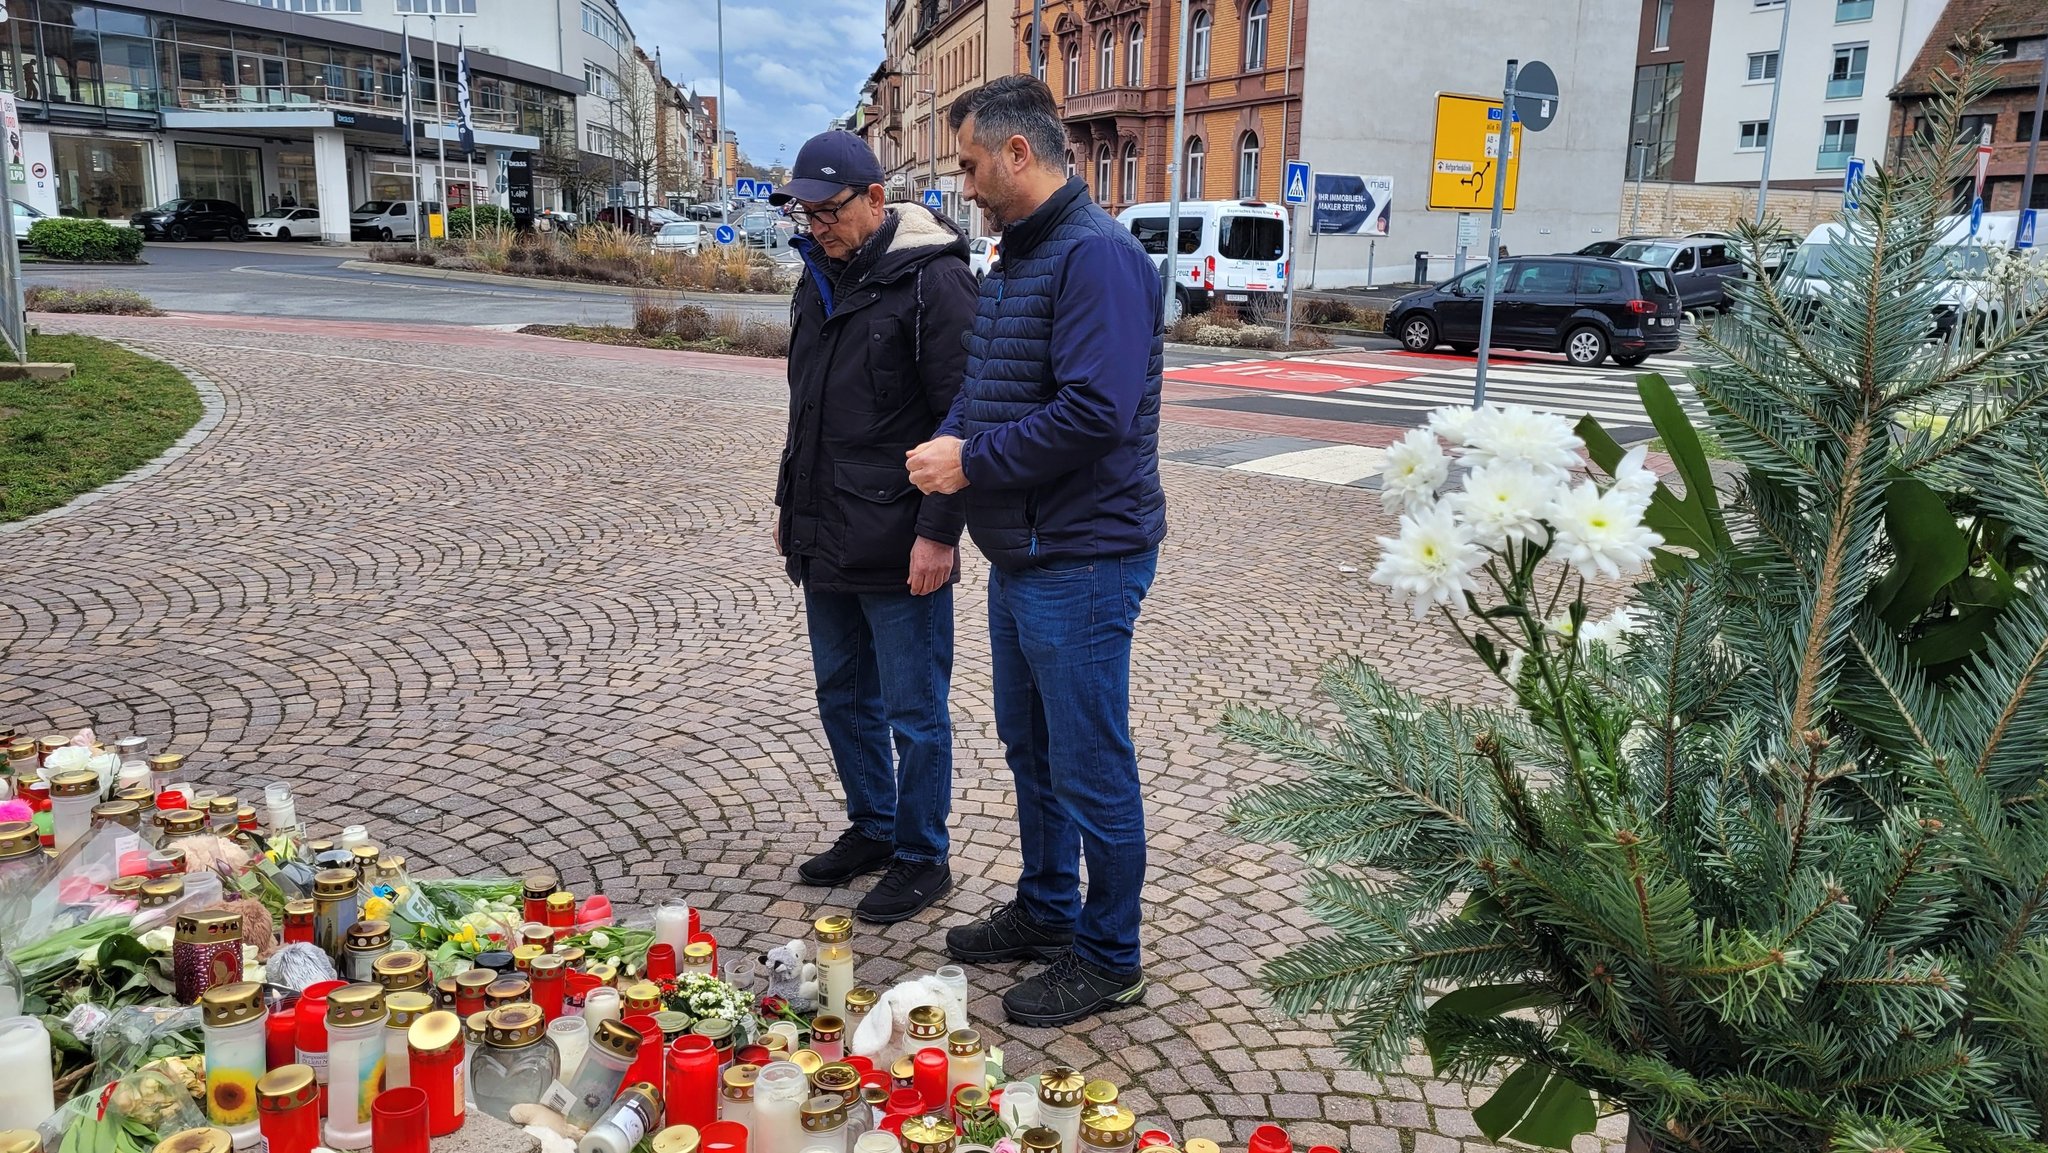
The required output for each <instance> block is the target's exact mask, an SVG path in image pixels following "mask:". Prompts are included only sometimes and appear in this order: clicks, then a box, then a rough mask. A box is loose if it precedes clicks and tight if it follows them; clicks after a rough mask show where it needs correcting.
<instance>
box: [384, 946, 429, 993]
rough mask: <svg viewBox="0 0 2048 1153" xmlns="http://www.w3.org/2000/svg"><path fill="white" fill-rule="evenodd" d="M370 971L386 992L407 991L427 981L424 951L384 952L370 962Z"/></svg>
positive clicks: (399, 950) (417, 987) (421, 986)
mask: <svg viewBox="0 0 2048 1153" xmlns="http://www.w3.org/2000/svg"><path fill="white" fill-rule="evenodd" d="M370 971H371V972H372V974H374V975H375V976H376V978H377V983H378V984H379V985H382V986H384V989H385V991H386V992H391V993H398V992H409V991H411V990H414V989H420V988H423V987H424V986H425V985H426V983H427V958H426V954H424V953H415V952H413V951H412V950H411V949H398V950H395V951H393V952H389V953H386V954H384V955H383V956H381V957H379V958H377V959H376V960H375V961H373V962H371V963H370Z"/></svg>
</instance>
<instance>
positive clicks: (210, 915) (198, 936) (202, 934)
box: [172, 909, 242, 945]
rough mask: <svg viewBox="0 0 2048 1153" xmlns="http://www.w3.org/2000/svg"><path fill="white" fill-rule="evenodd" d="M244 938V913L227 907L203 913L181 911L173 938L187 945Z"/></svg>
mask: <svg viewBox="0 0 2048 1153" xmlns="http://www.w3.org/2000/svg"><path fill="white" fill-rule="evenodd" d="M241 939H242V915H241V914H240V913H231V912H229V911H228V910H226V909H208V910H207V911H205V912H203V913H181V914H179V915H178V921H177V928H176V930H175V933H174V935H173V937H172V940H174V941H177V942H179V943H181V944H186V945H206V944H212V943H214V942H216V941H239V940H241Z"/></svg>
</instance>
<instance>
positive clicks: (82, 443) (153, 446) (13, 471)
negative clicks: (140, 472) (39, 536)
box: [0, 336, 201, 521]
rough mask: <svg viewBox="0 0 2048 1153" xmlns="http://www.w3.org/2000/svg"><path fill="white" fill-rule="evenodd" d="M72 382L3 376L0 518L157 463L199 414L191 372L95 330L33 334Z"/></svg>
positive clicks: (40, 354)
mask: <svg viewBox="0 0 2048 1153" xmlns="http://www.w3.org/2000/svg"><path fill="white" fill-rule="evenodd" d="M28 354H29V359H30V360H62V361H70V362H72V363H73V364H75V365H77V366H78V371H77V372H76V373H75V374H74V375H73V376H72V377H71V379H69V380H63V381H56V382H52V383H38V382H36V381H32V380H10V381H0V521H11V520H20V519H21V518H23V517H27V516H34V515H35V514H36V513H39V512H42V511H44V510H45V509H51V508H55V507H57V506H58V505H61V504H63V503H65V502H66V501H68V500H70V499H71V498H72V497H74V496H77V495H78V494H79V493H82V492H86V491H89V490H91V489H95V488H98V487H99V486H101V485H103V484H106V483H107V482H108V481H112V480H116V479H118V478H120V477H121V475H122V474H124V473H126V472H127V471H128V470H130V469H132V468H134V467H135V466H137V465H140V464H144V463H146V462H148V461H150V460H152V459H154V458H155V457H156V456H157V455H158V454H159V453H161V452H163V450H164V449H166V448H169V447H170V445H171V443H172V442H173V441H175V440H177V439H178V438H179V437H180V436H182V435H184V433H185V430H186V429H188V428H191V427H192V425H193V424H194V423H196V422H197V421H198V420H199V414H200V412H201V406H200V403H199V393H198V390H196V389H194V388H193V387H192V382H191V381H189V380H186V379H185V377H184V374H183V373H180V372H179V371H178V370H177V369H174V368H172V367H171V366H169V365H167V364H164V363H162V362H160V361H155V360H151V359H149V358H148V357H146V356H138V355H136V354H135V353H132V352H129V351H128V350H127V349H125V348H121V347H119V346H117V345H114V344H109V343H108V342H106V341H104V340H96V339H94V338H92V337H90V336H31V337H29V348H28Z"/></svg>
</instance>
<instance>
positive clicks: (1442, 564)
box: [1372, 505, 1486, 620]
mask: <svg viewBox="0 0 2048 1153" xmlns="http://www.w3.org/2000/svg"><path fill="white" fill-rule="evenodd" d="M1379 539H1380V548H1381V549H1382V552H1381V554H1380V563H1379V566H1378V567H1376V568H1374V569H1373V570H1372V579H1373V580H1374V581H1375V582H1376V583H1379V584H1383V585H1386V586H1387V587H1388V588H1390V589H1392V590H1394V598H1395V599H1396V600H1400V601H1405V602H1407V604H1408V611H1409V614H1410V615H1412V616H1413V617H1414V618H1415V619H1416V620H1421V619H1422V618H1423V617H1425V616H1427V615H1428V614H1429V610H1430V609H1431V608H1432V607H1433V606H1436V605H1440V604H1441V605H1448V606H1450V609H1451V611H1452V612H1454V613H1456V612H1463V611H1464V605H1465V594H1466V593H1468V592H1472V591H1474V590H1475V589H1476V587H1477V586H1475V585H1474V584H1473V583H1472V570H1474V569H1476V568H1478V567H1479V566H1480V565H1482V564H1484V563H1485V562H1486V553H1485V552H1484V551H1482V550H1481V549H1480V548H1479V546H1478V545H1476V544H1473V543H1472V536H1471V534H1470V533H1468V532H1467V531H1466V530H1465V526H1463V525H1461V524H1459V523H1458V519H1457V517H1456V516H1455V515H1454V514H1453V513H1452V512H1451V510H1450V509H1449V508H1446V507H1443V506H1441V505H1439V506H1435V507H1431V508H1426V509H1423V510H1421V511H1419V512H1413V513H1409V514H1408V515H1406V516H1403V517H1402V518H1401V535H1400V536H1398V537H1393V538H1388V537H1381V538H1379Z"/></svg>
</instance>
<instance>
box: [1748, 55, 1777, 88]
mask: <svg viewBox="0 0 2048 1153" xmlns="http://www.w3.org/2000/svg"><path fill="white" fill-rule="evenodd" d="M1777 78H1778V54H1777V53H1776V52H1752V53H1750V54H1749V79H1750V82H1751V83H1756V82H1758V81H1761V80H1776V79H1777Z"/></svg>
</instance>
